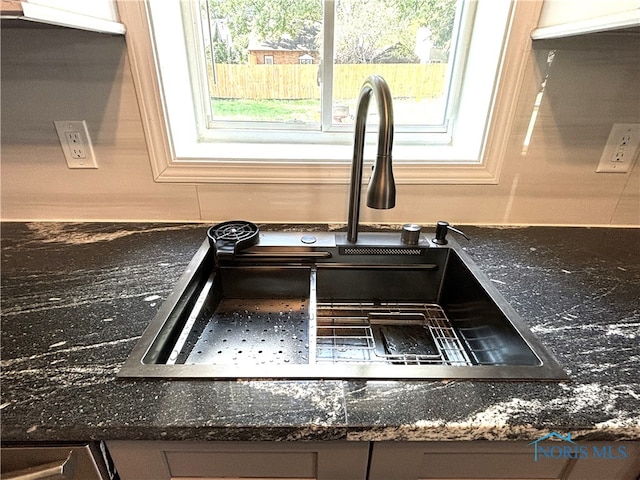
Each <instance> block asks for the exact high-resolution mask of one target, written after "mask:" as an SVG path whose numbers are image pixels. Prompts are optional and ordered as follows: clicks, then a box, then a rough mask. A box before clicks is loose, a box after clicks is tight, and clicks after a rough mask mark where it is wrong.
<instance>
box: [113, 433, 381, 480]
mask: <svg viewBox="0 0 640 480" xmlns="http://www.w3.org/2000/svg"><path fill="white" fill-rule="evenodd" d="M107 445H108V447H109V452H110V453H111V457H112V458H113V461H114V464H115V467H116V469H117V471H118V473H119V474H120V478H121V480H146V479H149V480H180V479H186V478H189V479H197V478H203V479H204V478H216V479H219V480H222V479H237V478H243V479H251V478H253V479H264V478H269V479H273V480H277V479H288V480H292V479H317V480H359V479H362V480H364V479H365V478H366V470H367V460H368V451H369V444H368V443H366V442H363V443H360V442H309V443H307V442H305V443H289V442H278V443H273V442H136V441H131V442H129V441H113V442H108V443H107Z"/></svg>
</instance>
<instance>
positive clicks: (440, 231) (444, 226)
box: [433, 220, 471, 245]
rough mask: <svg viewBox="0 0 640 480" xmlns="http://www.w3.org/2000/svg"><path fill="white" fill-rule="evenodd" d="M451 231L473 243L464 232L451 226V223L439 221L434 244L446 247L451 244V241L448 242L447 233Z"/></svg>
mask: <svg viewBox="0 0 640 480" xmlns="http://www.w3.org/2000/svg"><path fill="white" fill-rule="evenodd" d="M449 230H452V231H454V232H456V233H458V234H460V235H462V236H463V237H464V238H466V239H467V240H468V241H471V239H470V238H469V237H468V236H467V235H466V234H465V233H464V232H462V231H461V230H458V229H457V228H455V227H452V226H451V225H449V222H445V221H444V220H439V221H438V223H436V237H435V238H434V239H433V243H435V244H436V245H446V244H447V243H449V241H448V240H447V233H448V232H449Z"/></svg>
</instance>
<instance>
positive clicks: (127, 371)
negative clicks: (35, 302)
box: [116, 232, 570, 381]
mask: <svg viewBox="0 0 640 480" xmlns="http://www.w3.org/2000/svg"><path fill="white" fill-rule="evenodd" d="M269 233H270V232H265V233H264V234H262V233H261V242H262V238H263V236H264V235H266V241H265V242H264V244H265V245H269V242H270V239H269V237H270V235H269ZM287 233H290V232H287ZM278 234H280V232H275V235H278ZM294 235H297V236H300V237H301V236H303V235H304V234H303V233H297V232H296V233H294ZM313 235H314V236H319V237H320V242H319V243H320V247H321V248H322V247H326V246H328V245H331V237H333V238H334V242H336V240H337V242H339V241H340V234H332V233H324V232H322V233H320V234H318V233H314V234H313ZM368 235H369V238H372V237H371V235H373V236H378V235H381V237H379V238H381V239H383V241H387V239H388V238H389V234H388V233H383V234H376V233H370V234H368ZM363 240H364V239H363ZM337 242H336V243H337ZM420 245H421V246H426V247H428V248H435V249H449V250H451V251H453V252H454V253H455V254H456V255H457V256H458V257H459V258H460V260H461V261H462V263H463V264H464V266H465V267H466V268H468V269H469V271H470V273H471V274H472V276H473V277H475V279H477V280H478V282H480V284H481V286H482V288H483V290H484V291H485V292H486V293H487V295H488V296H489V298H490V300H491V301H492V302H494V304H495V305H496V306H497V307H498V308H499V309H500V310H501V311H502V313H503V314H504V316H505V317H506V320H507V321H508V322H509V323H510V324H511V326H512V327H513V328H514V329H515V331H516V333H517V334H518V335H519V336H520V338H521V339H522V340H523V341H524V343H525V344H526V346H527V347H528V348H529V349H530V350H531V351H532V353H533V354H534V355H535V356H536V357H537V358H538V359H539V360H540V363H539V364H538V365H504V364H502V365H472V366H458V365H384V364H373V365H368V364H349V363H327V364H325V363H300V364H280V363H279V364H268V365H260V364H247V365H230V366H227V365H185V364H173V365H167V364H158V363H145V359H147V358H148V357H149V352H150V350H151V349H152V348H153V347H154V345H156V344H157V342H158V341H159V340H158V339H159V336H160V334H161V332H162V330H163V328H164V326H165V323H167V321H168V318H169V316H170V314H171V313H172V312H173V311H174V310H175V308H176V305H177V304H178V303H179V302H180V300H181V298H184V295H185V292H186V291H187V289H188V288H189V286H190V285H191V284H193V282H194V279H195V278H196V277H197V276H198V275H199V274H200V272H201V271H202V269H203V268H206V265H205V263H206V261H207V260H208V259H209V257H210V256H211V255H210V254H211V252H210V244H209V242H208V240H206V239H205V240H204V241H203V243H202V245H201V246H200V248H199V249H198V251H197V252H196V254H195V255H194V256H193V258H192V259H191V261H190V262H189V264H188V266H187V268H186V269H185V271H184V272H183V274H182V275H181V277H180V279H179V280H178V282H177V283H176V286H175V287H174V289H173V290H172V292H171V294H170V295H169V296H168V297H167V299H166V300H165V302H164V303H163V304H162V306H161V307H160V309H159V310H158V312H157V313H156V315H155V317H154V318H153V320H152V321H151V322H150V323H149V325H148V326H147V328H146V329H145V331H144V333H143V335H142V336H141V337H140V339H139V340H138V342H137V343H136V345H135V347H134V348H133V350H132V352H131V353H130V355H129V356H128V358H127V359H126V361H125V362H124V364H123V365H122V367H121V368H120V370H119V371H118V373H117V375H116V376H117V377H119V378H138V379H140V378H149V379H153V378H157V379H209V380H216V379H227V380H228V379H242V378H247V379H256V378H269V379H361V380H375V379H377V380H401V379H422V380H520V381H566V380H570V378H569V376H568V375H567V373H566V372H565V371H564V369H563V368H562V366H561V365H560V364H559V363H558V361H557V360H556V359H555V357H554V356H553V355H552V354H551V353H550V352H549V351H548V350H547V348H546V347H545V346H544V345H543V344H542V342H541V341H540V340H539V339H538V337H537V336H536V335H535V334H534V333H533V332H532V331H531V330H530V328H529V327H528V326H527V325H526V323H525V322H524V320H523V319H522V318H521V317H520V315H519V314H518V313H517V312H516V311H515V310H514V309H513V307H512V306H511V305H510V304H509V303H508V302H507V301H506V299H505V298H504V297H503V296H502V294H501V293H500V292H499V291H498V290H497V289H496V287H495V286H494V285H493V284H492V283H491V282H490V280H489V279H488V277H487V276H486V275H485V274H484V272H483V271H482V270H481V269H480V267H479V266H478V265H477V264H476V263H475V262H474V261H473V260H472V259H471V258H470V257H469V256H468V254H467V253H466V252H465V251H464V250H463V249H462V248H461V247H460V245H459V244H458V243H457V242H456V241H455V240H453V239H451V240H450V242H449V244H448V245H446V246H438V245H435V244H433V243H431V242H430V241H429V240H426V239H425V238H424V237H423V238H422V239H421V241H420ZM312 323H313V328H315V320H314V321H313V322H312ZM311 328H312V325H309V329H310V330H311ZM310 350H311V349H310Z"/></svg>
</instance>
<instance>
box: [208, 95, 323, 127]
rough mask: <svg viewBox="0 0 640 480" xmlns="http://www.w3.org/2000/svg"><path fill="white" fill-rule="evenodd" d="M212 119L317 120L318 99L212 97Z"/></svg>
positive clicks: (318, 117)
mask: <svg viewBox="0 0 640 480" xmlns="http://www.w3.org/2000/svg"><path fill="white" fill-rule="evenodd" d="M211 106H212V110H213V117H214V120H249V121H250V120H257V121H272V122H319V121H320V100H318V99H308V100H244V99H226V98H225V99H219V98H216V99H212V100H211Z"/></svg>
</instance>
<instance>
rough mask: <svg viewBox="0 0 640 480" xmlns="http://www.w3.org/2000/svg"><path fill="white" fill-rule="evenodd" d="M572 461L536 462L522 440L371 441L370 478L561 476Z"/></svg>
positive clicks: (464, 479)
mask: <svg viewBox="0 0 640 480" xmlns="http://www.w3.org/2000/svg"><path fill="white" fill-rule="evenodd" d="M574 461H575V460H573V459H568V460H559V461H554V462H535V461H534V458H533V450H532V447H531V446H529V445H527V444H526V443H521V442H415V443H414V442H395V443H374V445H373V452H372V456H371V469H370V472H369V480H389V479H394V480H428V479H442V480H444V479H451V480H454V479H455V480H472V479H496V480H498V479H500V480H506V479H518V480H525V479H535V480H543V479H544V480H547V479H562V478H563V475H564V474H565V473H566V472H567V471H568V470H569V469H570V467H571V462H574Z"/></svg>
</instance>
